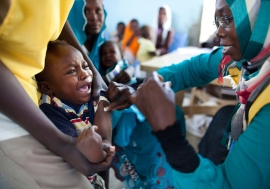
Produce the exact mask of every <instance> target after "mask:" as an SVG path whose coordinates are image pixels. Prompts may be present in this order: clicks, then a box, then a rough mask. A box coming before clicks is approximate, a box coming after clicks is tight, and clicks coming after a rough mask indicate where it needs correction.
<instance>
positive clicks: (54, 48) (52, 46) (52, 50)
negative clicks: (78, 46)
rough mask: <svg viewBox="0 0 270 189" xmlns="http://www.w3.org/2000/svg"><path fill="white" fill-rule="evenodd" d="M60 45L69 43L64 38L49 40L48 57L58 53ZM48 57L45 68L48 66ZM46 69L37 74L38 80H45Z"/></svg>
mask: <svg viewBox="0 0 270 189" xmlns="http://www.w3.org/2000/svg"><path fill="white" fill-rule="evenodd" d="M60 46H69V44H68V43H67V42H66V41H64V40H55V41H49V43H48V45H47V50H46V57H47V56H48V55H49V54H50V55H57V54H58V53H57V52H58V47H60ZM46 57H45V66H44V69H45V67H46ZM44 69H43V70H42V71H41V72H40V73H38V74H36V76H35V79H36V81H37V82H41V81H44V80H45V77H46V76H45V75H44V72H43V71H44Z"/></svg>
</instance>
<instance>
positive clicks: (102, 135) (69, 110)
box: [36, 40, 114, 186]
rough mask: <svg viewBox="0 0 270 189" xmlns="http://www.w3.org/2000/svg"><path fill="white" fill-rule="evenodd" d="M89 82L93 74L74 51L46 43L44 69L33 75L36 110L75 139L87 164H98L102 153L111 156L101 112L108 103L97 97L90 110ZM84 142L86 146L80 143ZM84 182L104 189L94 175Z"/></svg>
mask: <svg viewBox="0 0 270 189" xmlns="http://www.w3.org/2000/svg"><path fill="white" fill-rule="evenodd" d="M92 79H93V73H92V71H91V70H90V69H89V66H88V64H87V62H86V61H85V60H84V58H83V56H82V54H81V53H80V52H79V51H78V50H76V49H75V48H73V47H72V46H70V45H68V44H67V43H66V42H65V41H58V40H56V41H52V42H49V44H48V48H47V52H46V58H45V68H44V70H43V71H42V72H40V73H39V74H37V75H36V80H37V82H38V88H39V91H40V92H41V93H42V98H41V99H40V102H39V104H40V109H41V110H42V111H43V112H44V114H45V115H46V116H47V117H48V118H49V119H50V120H51V121H52V122H53V123H54V124H55V126H56V127H57V128H58V129H59V130H61V131H62V132H63V133H65V134H67V135H70V136H72V137H74V138H76V147H77V148H78V150H79V151H80V152H81V153H82V154H83V155H84V156H85V157H86V158H87V159H88V160H89V161H90V162H93V163H99V162H101V161H103V160H104V159H105V158H106V156H107V151H106V149H107V148H109V149H110V151H109V152H108V153H114V147H112V146H111V135H112V129H111V128H112V124H111V120H110V113H107V112H104V111H103V108H104V107H105V106H106V105H108V104H109V102H108V100H107V99H106V98H105V97H103V96H101V97H100V99H99V103H98V105H97V106H96V107H95V108H94V107H93V105H92V97H91V84H92ZM92 125H93V126H92ZM95 125H97V126H98V127H97V126H95ZM85 138H88V140H87V142H83V141H85V140H82V139H85ZM85 146H88V147H89V146H90V147H91V150H90V151H89V149H87V150H86V148H85ZM88 179H89V180H90V181H91V183H92V184H93V186H95V185H101V186H104V181H103V180H102V179H101V177H99V176H97V174H93V175H91V176H90V177H89V178H88Z"/></svg>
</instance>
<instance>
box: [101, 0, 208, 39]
mask: <svg viewBox="0 0 270 189" xmlns="http://www.w3.org/2000/svg"><path fill="white" fill-rule="evenodd" d="M103 4H104V6H105V9H106V10H107V13H108V17H107V20H106V25H107V30H108V32H110V33H112V32H114V31H115V30H116V24H117V23H118V22H119V21H123V22H124V23H128V22H129V21H130V20H131V19H133V18H136V19H138V21H139V23H140V25H144V24H146V25H149V26H152V25H153V23H154V19H155V17H156V16H157V12H158V9H159V6H160V5H163V4H167V5H169V6H170V7H171V10H172V16H173V17H172V18H173V20H172V27H173V28H174V30H175V31H177V32H182V33H189V34H190V35H191V36H190V37H191V38H192V39H191V41H192V40H195V41H197V40H198V38H199V29H200V27H199V26H198V24H199V23H200V17H201V11H202V4H203V0H166V1H165V0H103ZM155 21H156V20H155ZM196 24H197V26H195V27H194V29H192V31H190V29H191V28H192V27H193V26H194V25H196ZM195 43H196V42H195Z"/></svg>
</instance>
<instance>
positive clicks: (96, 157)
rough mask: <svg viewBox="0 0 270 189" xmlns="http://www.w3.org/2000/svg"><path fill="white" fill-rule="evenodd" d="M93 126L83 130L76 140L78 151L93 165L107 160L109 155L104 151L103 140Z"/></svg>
mask: <svg viewBox="0 0 270 189" xmlns="http://www.w3.org/2000/svg"><path fill="white" fill-rule="evenodd" d="M97 129H98V127H97V126H95V125H93V126H91V127H89V128H88V129H85V130H83V131H82V132H81V133H80V134H79V136H78V137H77V138H76V147H77V149H78V150H79V151H80V152H81V153H82V154H83V155H84V156H85V157H86V158H87V159H88V160H89V161H90V162H92V163H99V162H101V161H103V160H104V159H105V157H106V156H107V153H106V152H105V151H103V145H102V138H101V136H100V135H99V134H98V133H97V132H96V130H97Z"/></svg>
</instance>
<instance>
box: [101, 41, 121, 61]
mask: <svg viewBox="0 0 270 189" xmlns="http://www.w3.org/2000/svg"><path fill="white" fill-rule="evenodd" d="M107 45H116V46H117V47H118V49H119V52H120V54H121V57H122V58H123V57H124V56H123V51H122V48H121V46H120V45H119V43H117V42H115V41H105V42H104V43H102V45H100V47H99V51H98V53H99V58H100V59H101V51H102V49H103V48H104V47H105V46H107Z"/></svg>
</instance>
